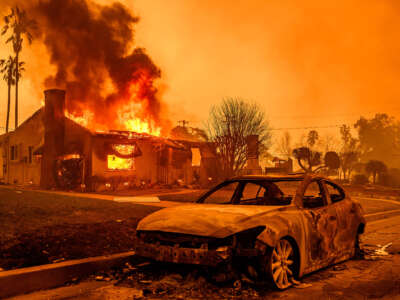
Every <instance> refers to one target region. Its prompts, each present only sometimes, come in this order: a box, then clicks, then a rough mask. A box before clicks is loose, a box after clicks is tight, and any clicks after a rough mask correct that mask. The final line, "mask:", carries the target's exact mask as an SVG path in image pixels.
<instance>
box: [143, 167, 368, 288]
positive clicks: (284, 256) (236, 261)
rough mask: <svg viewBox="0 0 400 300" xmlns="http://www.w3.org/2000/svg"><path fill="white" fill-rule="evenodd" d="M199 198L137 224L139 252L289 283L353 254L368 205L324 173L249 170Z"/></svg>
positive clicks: (284, 284) (280, 284)
mask: <svg viewBox="0 0 400 300" xmlns="http://www.w3.org/2000/svg"><path fill="white" fill-rule="evenodd" d="M196 202H197V203H193V204H185V205H181V206H177V207H171V208H165V209H162V210H160V211H157V212H155V213H153V214H151V215H149V216H147V217H145V218H144V219H143V220H142V221H141V222H140V223H139V225H138V228H137V243H136V248H135V250H136V253H137V254H138V255H140V256H143V257H147V258H150V259H154V260H156V261H162V262H171V263H183V264H196V265H203V266H209V267H215V268H217V269H220V270H224V271H223V272H221V274H223V275H222V277H223V279H229V276H230V275H229V274H232V273H233V272H227V270H232V269H237V268H241V269H245V271H246V272H247V274H248V276H249V277H251V278H253V279H254V280H263V281H268V282H271V283H272V284H273V286H274V287H276V288H278V289H285V288H287V287H289V286H291V285H292V283H293V281H294V280H296V279H297V278H300V277H302V276H303V275H305V274H307V273H310V272H313V271H315V270H318V269H320V268H323V267H325V266H328V265H330V264H334V263H337V262H340V261H343V260H346V259H349V258H351V257H353V256H354V255H355V254H356V252H357V250H358V239H359V235H360V234H362V233H363V231H364V227H365V219H364V216H363V210H362V208H361V206H360V204H359V203H358V202H356V201H353V200H351V199H350V198H349V197H348V196H347V195H346V194H345V191H344V190H343V189H342V188H341V187H340V186H339V185H337V184H335V183H334V182H331V181H330V180H329V179H326V178H323V177H320V176H317V175H289V176H285V177H272V176H250V175H249V176H241V177H237V178H233V179H230V180H227V181H224V182H222V183H221V184H219V185H217V186H216V187H214V188H212V189H211V190H210V191H208V192H206V193H205V194H204V195H203V196H201V197H200V198H199V199H198V200H197V201H196Z"/></svg>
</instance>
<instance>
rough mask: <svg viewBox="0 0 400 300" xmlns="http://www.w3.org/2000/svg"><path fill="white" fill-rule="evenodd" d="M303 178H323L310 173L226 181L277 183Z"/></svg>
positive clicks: (234, 178)
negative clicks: (278, 181)
mask: <svg viewBox="0 0 400 300" xmlns="http://www.w3.org/2000/svg"><path fill="white" fill-rule="evenodd" d="M305 177H312V178H323V177H322V176H321V175H317V174H311V173H307V174H306V173H300V174H288V175H276V174H271V175H241V176H235V177H232V178H230V179H228V180H227V181H235V180H240V181H261V180H263V181H277V180H288V181H290V180H295V181H297V180H303V179H304V178H305Z"/></svg>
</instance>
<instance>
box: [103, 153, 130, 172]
mask: <svg viewBox="0 0 400 300" xmlns="http://www.w3.org/2000/svg"><path fill="white" fill-rule="evenodd" d="M133 163H134V161H133V158H120V157H118V156H116V155H107V167H108V169H109V170H132V169H133Z"/></svg>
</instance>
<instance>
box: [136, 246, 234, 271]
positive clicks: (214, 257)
mask: <svg viewBox="0 0 400 300" xmlns="http://www.w3.org/2000/svg"><path fill="white" fill-rule="evenodd" d="M135 254H137V255H139V256H143V257H147V258H150V259H154V260H157V261H163V262H172V263H180V264H195V265H204V266H217V265H219V264H220V263H223V262H226V261H228V260H230V259H231V258H232V248H231V247H228V246H227V247H223V249H217V250H208V249H202V248H181V247H179V246H178V245H175V246H165V245H156V244H150V243H145V242H143V241H142V240H137V241H136V246H135Z"/></svg>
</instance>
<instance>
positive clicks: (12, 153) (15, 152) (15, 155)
mask: <svg viewBox="0 0 400 300" xmlns="http://www.w3.org/2000/svg"><path fill="white" fill-rule="evenodd" d="M17 159H18V147H17V146H16V145H13V146H11V148H10V160H17Z"/></svg>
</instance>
